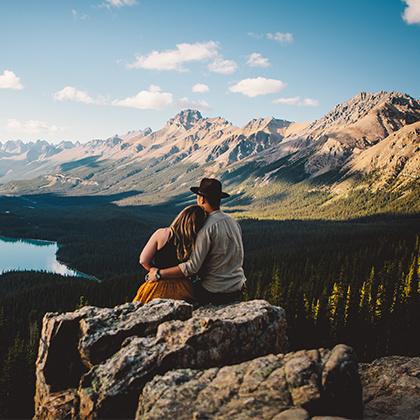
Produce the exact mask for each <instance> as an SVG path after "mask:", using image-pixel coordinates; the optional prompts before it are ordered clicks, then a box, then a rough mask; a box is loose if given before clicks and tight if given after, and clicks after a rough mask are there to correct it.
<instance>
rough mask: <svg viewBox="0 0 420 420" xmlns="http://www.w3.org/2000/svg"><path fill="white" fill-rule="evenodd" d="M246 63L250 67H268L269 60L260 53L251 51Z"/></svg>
mask: <svg viewBox="0 0 420 420" xmlns="http://www.w3.org/2000/svg"><path fill="white" fill-rule="evenodd" d="M247 64H248V65H249V66H251V67H269V66H270V61H269V60H268V58H266V57H264V56H263V55H261V54H260V53H255V52H254V53H252V54H250V55H249V56H248V61H247Z"/></svg>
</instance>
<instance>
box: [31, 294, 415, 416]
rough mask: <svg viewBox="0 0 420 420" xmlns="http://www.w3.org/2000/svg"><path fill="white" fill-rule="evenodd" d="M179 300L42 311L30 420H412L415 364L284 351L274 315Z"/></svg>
mask: <svg viewBox="0 0 420 420" xmlns="http://www.w3.org/2000/svg"><path fill="white" fill-rule="evenodd" d="M192 309H193V308H192V306H191V305H189V304H187V303H185V302H182V301H172V300H155V301H153V302H151V303H149V304H147V305H141V304H132V303H128V304H124V305H121V306H117V307H115V308H112V309H109V308H95V307H84V308H82V309H80V310H78V311H75V312H71V313H65V314H56V313H49V314H46V315H45V317H44V320H43V328H42V334H41V340H40V345H39V353H38V359H37V366H36V395H35V416H34V418H36V419H51V420H52V419H58V418H60V419H61V418H71V419H94V418H134V417H135V416H137V418H138V419H157V418H168V417H174V418H177V419H184V418H185V419H187V418H188V419H190V418H194V419H210V418H216V419H217V418H219V419H221V418H223V419H225V418H229V417H231V418H232V420H235V419H251V418H258V419H275V420H285V419H295V420H300V419H307V418H311V416H312V418H313V419H317V420H321V419H324V420H327V419H330V420H332V419H339V418H343V416H344V417H351V418H360V417H361V412H362V391H361V383H360V376H359V374H360V375H361V380H362V384H363V402H364V404H365V418H368V419H401V420H402V419H417V418H418V417H419V414H420V403H419V395H420V358H407V357H398V356H393V357H385V358H382V359H378V360H376V361H374V362H372V363H369V364H362V365H361V366H360V368H359V367H358V365H357V361H356V357H355V355H354V353H353V351H352V349H351V348H350V347H348V346H345V345H337V346H335V347H334V348H333V349H332V350H328V349H322V348H321V349H314V350H301V351H296V352H292V353H285V352H286V349H287V337H286V317H285V312H284V310H283V309H282V308H279V307H276V306H272V305H270V304H269V303H267V302H265V301H261V300H255V301H249V302H242V303H239V304H235V305H225V306H217V307H215V306H208V307H203V308H199V309H197V310H195V311H193V310H192Z"/></svg>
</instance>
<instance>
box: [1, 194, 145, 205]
mask: <svg viewBox="0 0 420 420" xmlns="http://www.w3.org/2000/svg"><path fill="white" fill-rule="evenodd" d="M141 193H142V191H126V192H121V193H116V194H110V195H81V196H70V195H60V194H56V193H45V194H31V195H20V196H0V206H2V205H3V206H7V205H20V206H21V205H22V203H24V206H26V207H28V206H29V205H30V206H31V207H32V208H37V207H47V206H54V207H68V206H72V207H81V206H88V207H89V206H96V205H106V204H113V203H114V202H116V201H119V200H122V199H125V198H128V197H132V196H135V195H138V194H141ZM114 205H115V204H114Z"/></svg>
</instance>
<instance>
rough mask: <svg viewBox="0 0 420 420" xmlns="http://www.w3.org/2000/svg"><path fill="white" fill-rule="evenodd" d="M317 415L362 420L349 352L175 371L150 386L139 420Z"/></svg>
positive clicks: (267, 358) (354, 364) (343, 349)
mask: <svg viewBox="0 0 420 420" xmlns="http://www.w3.org/2000/svg"><path fill="white" fill-rule="evenodd" d="M192 402H194V403H193V404H192ZM298 408H299V409H298ZM282 413H283V414H282ZM313 415H330V416H333V415H334V416H346V417H351V418H360V417H361V416H362V390H361V384H360V379H359V375H358V370H357V361H356V358H355V355H354V353H353V351H352V349H351V348H350V347H347V346H344V345H338V346H336V347H334V349H333V350H332V351H330V350H326V349H320V350H302V351H298V352H293V353H288V354H278V355H274V354H270V355H268V356H264V357H259V358H256V359H254V360H251V361H248V362H243V363H241V364H236V365H233V366H225V367H222V368H212V369H206V370H192V369H177V370H172V371H170V372H167V373H166V374H165V375H163V376H155V378H154V379H153V380H152V381H150V382H149V383H147V384H146V385H145V387H144V389H143V392H142V394H141V395H140V398H139V405H138V409H137V414H136V419H137V420H140V419H142V420H143V419H144V420H146V419H148V420H152V419H162V418H169V417H171V416H173V417H175V418H177V419H180V420H182V419H185V420H186V419H191V418H197V419H210V418H220V419H222V418H229V419H238V420H239V419H241V420H242V419H244V420H247V419H249V420H251V419H255V418H259V419H273V418H276V419H282V418H284V419H287V418H289V419H291V418H294V419H298V418H309V416H313Z"/></svg>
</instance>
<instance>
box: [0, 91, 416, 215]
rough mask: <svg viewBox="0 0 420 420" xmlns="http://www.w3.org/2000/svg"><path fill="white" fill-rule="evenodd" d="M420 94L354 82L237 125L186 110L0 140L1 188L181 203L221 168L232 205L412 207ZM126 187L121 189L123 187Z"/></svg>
mask: <svg viewBox="0 0 420 420" xmlns="http://www.w3.org/2000/svg"><path fill="white" fill-rule="evenodd" d="M419 151H420V102H419V100H417V99H414V98H412V97H411V96H409V95H407V94H404V93H398V92H384V91H381V92H377V93H367V92H361V93H360V94H358V95H356V96H354V97H353V98H351V99H350V100H348V101H346V102H343V103H341V104H338V105H337V106H335V107H334V108H333V109H332V110H331V111H330V112H328V113H327V114H326V115H324V116H323V117H322V118H320V119H317V120H315V121H313V122H305V123H296V122H291V121H286V120H282V119H277V118H273V117H267V118H257V119H253V120H251V121H249V122H248V123H247V124H246V125H245V126H244V127H236V126H234V125H233V124H231V123H230V122H229V121H227V120H225V119H224V118H221V117H216V118H206V117H203V116H202V115H201V113H200V112H199V111H197V110H191V109H188V110H183V111H181V112H180V113H179V114H177V115H175V116H174V117H173V118H171V119H170V120H169V121H168V122H167V123H166V124H165V126H164V127H163V128H161V129H160V130H158V131H152V130H151V129H150V128H146V129H144V130H138V131H130V132H128V133H126V134H124V135H115V136H112V137H110V138H108V139H105V140H92V141H89V142H88V143H84V144H82V143H79V142H71V141H63V142H61V143H59V144H51V143H48V142H47V141H43V140H38V141H36V142H29V143H27V142H23V141H20V140H17V141H6V142H3V143H2V142H0V194H13V195H15V194H39V193H43V192H50V193H59V194H70V195H92V194H93V195H97V194H100V195H111V194H112V195H115V194H119V195H120V199H119V204H156V203H164V202H167V201H175V202H179V203H184V202H185V200H188V199H189V198H191V197H190V196H189V195H188V194H187V193H186V191H188V190H189V186H191V185H196V184H197V183H198V182H199V180H200V178H202V177H203V176H216V177H219V178H220V179H221V180H222V181H223V182H224V185H225V188H226V189H227V190H228V191H229V192H230V193H231V198H230V199H228V200H227V202H226V205H227V207H228V208H229V209H230V211H233V212H236V213H237V214H238V215H241V214H244V215H247V216H256V217H276V218H277V217H279V218H291V217H293V218H295V217H296V218H297V217H302V218H307V217H311V218H317V217H320V218H323V217H332V218H341V217H350V216H358V215H366V214H373V213H382V212H404V213H405V212H413V211H420V209H419V207H420V203H419V201H420V200H418V196H419V177H420V153H419ZM125 193H126V194H125Z"/></svg>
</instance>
